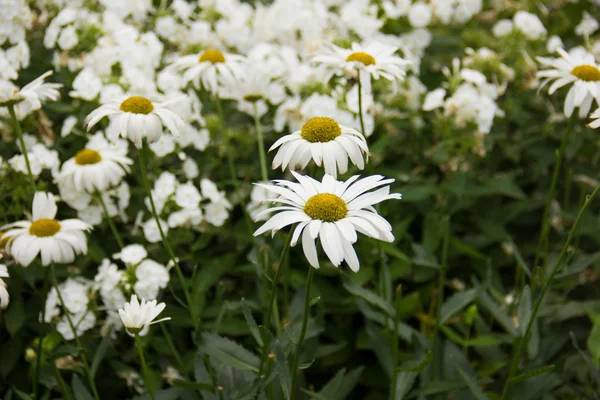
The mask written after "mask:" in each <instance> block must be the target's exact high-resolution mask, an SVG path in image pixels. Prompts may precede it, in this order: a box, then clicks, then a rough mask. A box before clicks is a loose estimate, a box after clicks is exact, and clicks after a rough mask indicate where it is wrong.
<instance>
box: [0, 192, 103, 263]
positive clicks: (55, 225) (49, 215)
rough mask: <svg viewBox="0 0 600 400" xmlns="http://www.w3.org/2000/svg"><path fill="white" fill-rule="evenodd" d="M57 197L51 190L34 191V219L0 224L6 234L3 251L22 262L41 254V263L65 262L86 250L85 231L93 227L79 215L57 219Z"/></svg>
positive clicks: (30, 260)
mask: <svg viewBox="0 0 600 400" xmlns="http://www.w3.org/2000/svg"><path fill="white" fill-rule="evenodd" d="M57 210H58V208H57V207H56V201H55V200H54V195H53V194H52V193H46V192H36V194H35V196H34V197H33V207H32V217H33V218H32V219H33V221H19V222H14V223H12V224H8V225H5V226H3V227H2V228H0V230H2V231H5V232H4V234H3V237H8V241H7V242H6V252H7V253H8V254H10V255H11V256H13V258H14V259H15V260H16V261H17V262H18V263H19V264H21V265H23V266H27V265H29V264H31V262H32V261H33V259H34V258H35V257H36V256H37V255H38V254H40V256H41V259H42V264H43V265H44V266H47V265H49V264H50V263H58V264H66V263H70V262H73V261H74V260H75V255H77V254H86V253H87V239H86V236H85V232H86V231H90V230H91V229H92V228H91V226H90V225H88V224H86V223H85V222H83V221H81V220H79V219H75V218H73V219H66V220H63V221H57V220H56V219H55V218H56V212H57Z"/></svg>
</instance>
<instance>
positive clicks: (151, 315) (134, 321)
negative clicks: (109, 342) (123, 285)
mask: <svg viewBox="0 0 600 400" xmlns="http://www.w3.org/2000/svg"><path fill="white" fill-rule="evenodd" d="M165 306H166V305H165V303H160V304H156V300H152V301H148V302H147V301H146V300H144V299H142V302H141V303H140V302H139V301H138V298H137V296H136V295H135V294H134V295H133V296H131V301H130V302H129V303H125V305H124V306H123V308H121V309H119V316H120V317H121V321H122V322H123V325H125V328H127V331H128V332H129V333H130V334H131V335H135V334H141V333H142V330H143V329H144V328H145V327H146V326H148V325H152V324H157V323H159V322H162V321H168V320H170V319H171V318H170V317H167V318H162V319H159V320H157V321H154V319H155V318H156V317H158V314H160V313H161V312H162V310H164V309H165ZM142 336H143V334H142Z"/></svg>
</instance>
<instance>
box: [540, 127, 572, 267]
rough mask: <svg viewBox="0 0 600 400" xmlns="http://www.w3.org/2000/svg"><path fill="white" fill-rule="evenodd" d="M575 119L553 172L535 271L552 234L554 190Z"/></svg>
mask: <svg viewBox="0 0 600 400" xmlns="http://www.w3.org/2000/svg"><path fill="white" fill-rule="evenodd" d="M574 121H575V117H573V116H572V117H571V118H570V119H569V126H568V127H567V132H566V133H565V134H564V136H563V139H562V142H561V144H560V148H559V150H558V156H557V158H556V164H554V171H553V172H552V182H551V183H550V190H549V191H548V197H547V198H546V205H545V206H544V214H543V216H542V229H541V232H540V237H539V240H538V244H537V249H536V251H535V261H534V263H533V270H535V268H537V266H538V262H540V259H541V258H542V248H543V247H544V243H545V242H546V240H547V239H548V234H549V233H550V232H549V231H550V223H549V221H548V213H549V212H550V205H551V204H552V199H553V198H554V190H555V189H556V183H557V181H558V174H559V172H560V165H561V163H562V159H563V157H564V154H565V149H566V147H567V142H568V141H569V136H570V135H571V131H572V130H573V125H574Z"/></svg>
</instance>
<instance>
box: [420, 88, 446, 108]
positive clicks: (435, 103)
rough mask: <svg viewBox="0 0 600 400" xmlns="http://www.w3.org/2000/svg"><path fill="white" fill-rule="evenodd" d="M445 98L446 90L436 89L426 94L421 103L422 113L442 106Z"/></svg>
mask: <svg viewBox="0 0 600 400" xmlns="http://www.w3.org/2000/svg"><path fill="white" fill-rule="evenodd" d="M445 96H446V90H445V89H442V88H438V89H435V90H432V91H431V92H429V93H427V96H425V101H424V102H423V111H431V110H435V109H436V108H439V107H442V106H443V105H444V97H445Z"/></svg>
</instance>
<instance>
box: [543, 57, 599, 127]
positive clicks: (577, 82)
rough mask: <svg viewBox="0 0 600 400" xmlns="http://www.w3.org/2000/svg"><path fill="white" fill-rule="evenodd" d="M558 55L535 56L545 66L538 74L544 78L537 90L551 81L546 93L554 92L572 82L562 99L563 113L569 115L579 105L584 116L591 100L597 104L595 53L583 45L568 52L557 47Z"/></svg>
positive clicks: (580, 114) (581, 114) (597, 77)
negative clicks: (558, 56)
mask: <svg viewBox="0 0 600 400" xmlns="http://www.w3.org/2000/svg"><path fill="white" fill-rule="evenodd" d="M557 51H558V53H559V54H560V56H561V57H560V58H550V57H538V61H539V62H540V63H541V64H542V65H543V66H545V67H549V69H545V70H542V71H539V72H538V73H537V76H538V77H539V78H544V80H543V81H542V83H541V84H540V89H541V88H543V87H544V86H545V85H546V84H548V83H550V82H552V81H553V82H552V84H551V85H550V88H549V89H548V94H553V93H554V92H555V91H556V90H557V89H560V88H561V87H563V86H566V85H571V88H570V89H569V91H568V92H567V97H566V99H565V105H564V114H565V116H567V117H570V116H571V115H572V114H573V110H574V109H575V107H579V117H580V118H585V117H586V116H587V115H588V113H589V112H590V108H591V107H592V102H593V100H596V103H598V104H600V102H599V97H600V69H599V65H598V64H597V63H596V61H595V59H594V55H593V54H591V53H589V52H587V51H586V50H584V49H583V48H575V49H572V50H571V51H570V52H569V53H567V52H566V51H564V50H563V49H558V50H557Z"/></svg>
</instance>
